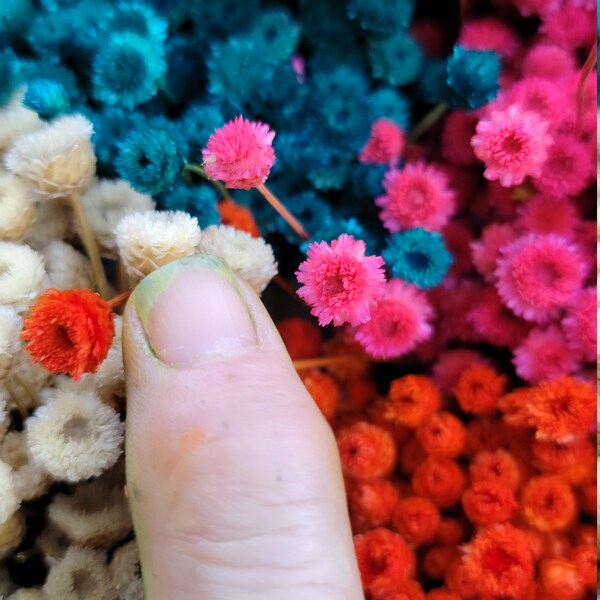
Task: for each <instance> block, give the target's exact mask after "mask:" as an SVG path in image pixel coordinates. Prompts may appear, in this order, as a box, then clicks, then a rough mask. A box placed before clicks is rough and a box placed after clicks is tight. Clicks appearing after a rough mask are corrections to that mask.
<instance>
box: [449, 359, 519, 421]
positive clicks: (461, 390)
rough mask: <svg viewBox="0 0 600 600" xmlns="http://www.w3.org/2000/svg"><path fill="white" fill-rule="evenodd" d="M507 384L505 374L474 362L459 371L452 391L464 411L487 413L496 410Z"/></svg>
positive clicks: (477, 413)
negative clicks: (459, 373)
mask: <svg viewBox="0 0 600 600" xmlns="http://www.w3.org/2000/svg"><path fill="white" fill-rule="evenodd" d="M507 384H508V378H507V377H506V376H505V375H500V374H499V373H496V371H494V369H492V368H491V367H488V366H486V365H482V364H474V365H473V366H471V367H468V368H467V369H465V370H464V371H463V372H462V373H461V375H460V377H459V378H458V381H457V382H456V385H455V386H454V390H453V391H454V395H455V397H456V400H457V401H458V404H459V405H460V408H461V409H462V410H463V411H464V412H467V413H472V414H475V415H489V414H493V413H494V412H495V411H496V409H497V406H496V404H497V402H498V399H499V398H500V396H501V395H502V394H503V393H504V390H505V389H506V386H507Z"/></svg>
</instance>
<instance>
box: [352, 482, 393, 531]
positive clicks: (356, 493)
mask: <svg viewBox="0 0 600 600" xmlns="http://www.w3.org/2000/svg"><path fill="white" fill-rule="evenodd" d="M398 500H400V490H399V489H398V487H397V486H396V485H394V484H393V483H392V482H391V481H388V480H387V479H373V480H372V481H359V482H357V483H356V484H355V485H354V486H353V487H352V488H351V490H350V493H349V494H348V504H349V507H350V515H351V517H352V520H353V523H356V525H357V526H358V527H361V526H363V525H364V526H365V527H366V528H367V529H372V528H374V527H382V526H386V525H388V524H389V523H390V522H391V520H392V515H393V514H394V508H396V504H398Z"/></svg>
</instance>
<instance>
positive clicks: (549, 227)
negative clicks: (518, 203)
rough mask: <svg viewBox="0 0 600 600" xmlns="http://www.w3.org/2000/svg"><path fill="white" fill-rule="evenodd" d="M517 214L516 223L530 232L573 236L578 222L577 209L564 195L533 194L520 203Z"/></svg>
mask: <svg viewBox="0 0 600 600" xmlns="http://www.w3.org/2000/svg"><path fill="white" fill-rule="evenodd" d="M518 215H519V216H518V220H517V225H518V226H519V228H521V229H524V230H525V231H528V232H530V233H556V234H558V235H562V236H563V237H565V238H573V237H575V227H576V226H577V225H578V224H579V216H578V214H577V209H576V208H575V206H574V205H573V203H572V202H570V201H569V200H567V199H566V198H564V197H561V198H550V197H547V196H541V195H539V196H534V197H533V198H531V199H530V200H527V202H525V203H524V204H523V205H522V207H521V208H520V209H519V212H518Z"/></svg>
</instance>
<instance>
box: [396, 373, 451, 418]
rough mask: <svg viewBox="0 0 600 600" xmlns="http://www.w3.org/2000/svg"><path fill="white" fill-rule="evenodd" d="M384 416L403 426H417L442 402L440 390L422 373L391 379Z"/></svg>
mask: <svg viewBox="0 0 600 600" xmlns="http://www.w3.org/2000/svg"><path fill="white" fill-rule="evenodd" d="M388 398H389V400H390V404H389V406H388V410H387V411H386V417H387V418H388V419H389V420H390V421H393V422H394V423H398V424H399V425H404V426H405V427H410V428H412V429H415V428H417V427H418V426H419V425H420V424H421V423H423V421H425V419H427V418H428V417H430V416H431V415H432V414H433V413H434V412H435V411H436V410H438V409H439V408H440V406H441V404H442V398H441V395H440V391H439V389H438V388H437V386H436V385H435V383H433V381H431V379H429V378H428V377H424V376H423V375H406V376H405V377H401V378H400V379H396V380H394V381H392V384H391V386H390V391H389V392H388Z"/></svg>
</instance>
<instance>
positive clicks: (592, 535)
mask: <svg viewBox="0 0 600 600" xmlns="http://www.w3.org/2000/svg"><path fill="white" fill-rule="evenodd" d="M572 538H573V544H574V545H575V546H595V544H596V540H597V538H598V529H597V528H596V525H592V524H590V523H588V524H587V525H580V526H579V527H577V528H576V529H575V531H573V532H572Z"/></svg>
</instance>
